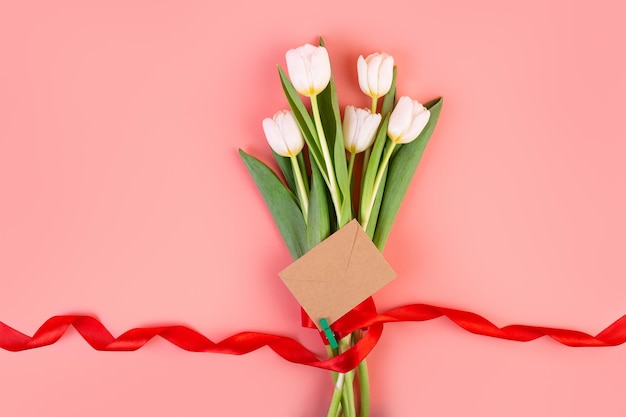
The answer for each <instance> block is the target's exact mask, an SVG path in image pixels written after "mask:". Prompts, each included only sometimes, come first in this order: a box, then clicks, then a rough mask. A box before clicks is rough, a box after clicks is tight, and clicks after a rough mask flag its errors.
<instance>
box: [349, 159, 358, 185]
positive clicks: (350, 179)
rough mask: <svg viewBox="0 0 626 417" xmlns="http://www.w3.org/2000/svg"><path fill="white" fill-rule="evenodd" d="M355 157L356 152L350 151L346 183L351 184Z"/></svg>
mask: <svg viewBox="0 0 626 417" xmlns="http://www.w3.org/2000/svg"><path fill="white" fill-rule="evenodd" d="M355 159H356V154H355V153H352V152H350V162H348V184H352V171H354V160H355Z"/></svg>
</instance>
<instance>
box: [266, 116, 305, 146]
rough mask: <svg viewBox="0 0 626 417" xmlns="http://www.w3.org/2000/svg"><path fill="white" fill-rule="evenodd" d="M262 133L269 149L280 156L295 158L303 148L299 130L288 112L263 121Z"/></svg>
mask: <svg viewBox="0 0 626 417" xmlns="http://www.w3.org/2000/svg"><path fill="white" fill-rule="evenodd" d="M263 131H264V132H265V137H266V138H267V142H268V143H269V144H270V147H271V148H272V149H273V150H274V152H276V153H277V154H279V155H280V156H286V157H287V156H296V155H298V154H299V153H300V151H302V148H303V147H304V139H303V137H302V133H301V132H300V128H299V127H298V124H297V123H296V119H295V118H294V117H293V113H291V112H290V111H288V110H282V111H279V112H278V113H276V114H275V115H274V117H273V118H271V119H270V118H269V117H268V118H266V119H264V120H263Z"/></svg>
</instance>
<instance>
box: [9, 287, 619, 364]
mask: <svg viewBox="0 0 626 417" xmlns="http://www.w3.org/2000/svg"><path fill="white" fill-rule="evenodd" d="M442 316H445V317H447V318H448V319H450V320H451V321H452V322H454V323H455V324H457V325H458V326H459V327H461V328H462V329H464V330H467V331H468V332H471V333H475V334H478V335H483V336H491V337H497V338H501V339H508V340H515V341H519V342H528V341H531V340H534V339H537V338H539V337H542V336H549V337H551V338H552V339H554V340H556V341H557V342H559V343H562V344H564V345H567V346H574V347H582V346H588V347H598V346H616V345H621V344H622V343H624V342H626V315H625V316H622V317H621V318H620V319H618V320H617V321H615V322H614V323H613V324H611V325H610V326H609V327H607V328H606V329H604V330H603V331H602V332H600V333H599V334H598V335H597V336H591V335H589V334H587V333H583V332H580V331H576V330H567V329H558V328H552V327H539V326H525V325H511V326H505V327H502V328H499V327H497V326H496V325H494V324H493V323H491V322H490V321H488V320H487V319H485V318H483V317H481V316H479V315H477V314H474V313H470V312H467V311H462V310H455V309H451V308H443V307H435V306H431V305H426V304H411V305H405V306H403V307H398V308H394V309H392V310H389V311H387V312H385V313H382V314H378V313H377V312H376V307H375V305H374V302H373V301H372V299H371V298H369V299H367V300H366V301H365V302H363V303H362V304H361V305H359V306H358V307H357V308H355V309H354V310H352V311H351V312H350V313H348V314H346V315H345V316H344V317H342V318H341V319H339V320H338V321H337V322H335V323H334V324H333V325H332V328H333V330H334V331H335V332H337V333H339V334H347V333H350V332H352V331H354V330H357V329H367V332H365V335H364V337H363V338H362V339H361V340H360V341H359V342H358V343H357V344H356V345H355V346H353V347H352V348H350V349H349V350H348V351H346V352H344V353H342V354H340V355H338V356H336V357H334V358H331V359H325V360H324V359H320V358H319V357H317V356H316V355H315V354H314V353H313V352H311V351H310V350H309V349H307V348H306V347H304V346H303V345H302V344H300V343H299V342H298V341H296V340H294V339H292V338H290V337H285V336H278V335H272V334H267V333H258V332H242V333H237V334H235V335H233V336H230V337H228V338H226V339H224V340H222V341H220V342H218V343H215V342H213V341H211V340H210V339H208V338H207V337H205V336H204V335H202V334H200V333H198V332H197V331H195V330H192V329H190V328H188V327H185V326H161V327H146V328H135V329H131V330H129V331H127V332H125V333H123V334H122V335H120V336H119V337H117V338H116V337H113V335H111V333H110V332H109V331H108V330H107V329H106V328H105V327H104V325H103V324H102V323H100V321H98V320H97V319H96V318H94V317H91V316H80V315H68V316H55V317H52V318H50V319H48V320H47V321H46V322H45V323H44V324H43V325H42V326H41V327H40V328H39V329H38V330H37V332H35V334H34V335H33V336H32V337H30V336H27V335H25V334H23V333H21V332H19V331H17V330H15V329H13V328H11V327H9V326H8V325H6V324H4V323H2V322H0V348H2V349H5V350H9V351H13V352H17V351H22V350H27V349H34V348H38V347H42V346H47V345H51V344H53V343H55V342H57V341H58V340H59V339H60V338H61V337H62V336H63V335H64V334H65V332H66V331H67V329H68V328H69V327H70V326H73V327H74V328H75V329H76V330H77V331H78V333H79V334H80V335H81V336H82V337H83V338H84V339H85V341H87V343H89V344H90V345H91V347H93V348H94V349H96V350H103V351H132V350H137V349H139V348H141V347H142V346H143V345H145V344H146V343H147V342H148V341H149V340H150V339H152V338H153V337H155V336H160V337H162V338H163V339H165V340H167V341H169V342H170V343H172V344H174V345H176V346H178V347H179V348H181V349H184V350H187V351H191V352H211V353H223V354H231V355H243V354H246V353H249V352H252V351H254V350H257V349H260V348H262V347H265V346H267V347H269V348H270V349H272V350H273V351H274V352H276V353H277V354H278V355H280V356H281V357H283V358H284V359H286V360H288V361H290V362H294V363H298V364H302V365H308V366H313V367H317V368H322V369H327V370H333V371H337V372H347V371H349V370H351V369H354V368H355V367H356V366H357V365H358V364H359V363H360V362H361V361H362V360H363V359H364V358H365V357H366V356H367V355H368V354H369V353H370V352H371V350H372V349H373V348H374V346H375V345H376V343H378V340H379V339H380V337H381V335H382V331H383V324H384V323H395V322H407V321H427V320H432V319H435V318H438V317H442ZM303 318H304V320H303V324H304V325H307V326H308V327H315V326H313V325H312V323H310V321H308V320H307V318H306V317H303Z"/></svg>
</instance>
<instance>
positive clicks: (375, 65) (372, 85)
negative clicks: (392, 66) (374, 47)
mask: <svg viewBox="0 0 626 417" xmlns="http://www.w3.org/2000/svg"><path fill="white" fill-rule="evenodd" d="M382 60H383V57H382V56H381V55H380V54H372V55H370V56H368V57H367V83H368V84H369V89H370V93H369V95H370V96H371V97H379V96H380V94H379V89H378V74H379V70H380V64H381V62H382Z"/></svg>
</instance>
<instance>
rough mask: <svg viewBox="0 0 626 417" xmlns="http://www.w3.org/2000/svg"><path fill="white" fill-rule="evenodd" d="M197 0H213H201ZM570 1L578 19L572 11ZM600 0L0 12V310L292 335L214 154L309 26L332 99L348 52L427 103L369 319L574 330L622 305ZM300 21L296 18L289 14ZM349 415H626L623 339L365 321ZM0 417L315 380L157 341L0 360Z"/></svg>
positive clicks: (237, 397)
mask: <svg viewBox="0 0 626 417" xmlns="http://www.w3.org/2000/svg"><path fill="white" fill-rule="evenodd" d="M211 3H213V5H212V4H211ZM576 3H578V4H576ZM619 4H620V2H618V1H615V2H609V1H604V0H599V1H596V2H593V4H589V3H588V2H573V3H572V2H551V4H550V2H545V1H534V0H533V1H527V2H523V3H509V2H502V1H499V0H498V1H496V0H493V1H487V0H482V1H472V2H465V1H461V0H456V1H431V2H425V1H415V2H414V1H401V0H388V1H384V2H381V1H378V2H374V1H370V0H361V1H358V2H356V1H344V2H339V1H336V0H333V1H329V0H321V1H318V2H315V3H310V4H309V5H308V6H307V10H305V7H304V6H303V5H300V4H296V3H294V2H292V1H290V2H288V1H284V0H268V1H264V2H237V1H227V2H208V1H173V0H171V1H92V2H85V1H67V0H63V1H55V2H48V1H37V2H17V1H14V2H11V1H2V2H1V3H0V199H1V200H0V321H3V322H5V323H7V324H9V325H11V326H14V327H16V328H17V329H19V330H21V331H23V332H26V333H28V334H32V333H33V332H34V331H35V330H36V329H37V327H38V326H39V325H41V323H42V322H43V321H44V320H45V319H47V318H48V317H50V316H52V315H56V314H71V313H87V314H94V315H96V316H97V317H99V318H100V319H101V320H102V321H103V322H104V323H105V324H106V325H107V326H108V327H109V329H110V330H111V331H112V332H113V333H114V334H120V333H121V332H123V331H125V330H127V329H129V328H131V327H135V326H147V325H159V324H174V323H181V324H186V325H189V326H191V327H194V328H195V329H197V330H199V331H201V332H203V333H204V334H206V335H207V336H209V337H211V338H213V339H215V340H220V339H222V338H224V337H226V336H228V335H230V334H232V333H235V332H237V331H242V330H259V331H269V332H274V333H279V334H284V335H291V336H293V337H296V338H298V339H300V340H301V341H303V342H305V343H307V344H308V345H309V346H311V347H313V348H314V349H318V350H320V348H321V346H320V344H319V341H318V339H317V335H315V334H312V332H311V331H310V330H305V329H301V328H300V327H299V311H298V305H297V303H296V302H295V300H294V299H293V298H292V296H291V295H290V294H289V292H288V291H287V290H286V288H285V287H284V286H283V284H282V283H281V282H280V280H279V279H278V277H277V275H276V274H277V272H278V271H279V270H281V269H282V268H284V267H285V266H286V265H288V264H289V262H290V260H289V255H288V252H287V250H286V248H285V247H284V245H283V243H282V241H281V239H280V237H279V236H278V233H277V229H276V227H275V226H274V224H273V222H272V220H271V218H270V216H269V214H268V211H267V209H266V208H265V206H264V204H263V202H262V200H261V198H260V195H259V193H258V192H257V190H256V189H255V187H254V185H253V183H252V181H251V178H250V177H249V175H248V173H247V171H246V169H245V168H244V166H243V164H242V163H241V161H240V160H239V157H238V155H237V148H238V147H242V148H243V149H245V150H247V151H249V152H251V153H253V154H255V155H258V156H259V157H261V158H262V159H264V160H270V155H269V150H268V148H267V146H266V144H265V140H264V137H263V133H262V129H261V124H260V123H261V120H262V119H263V118H264V117H267V116H271V115H272V114H273V113H274V112H275V111H277V110H279V109H282V108H285V107H286V102H285V99H284V98H283V96H282V94H281V90H280V87H279V82H278V78H277V74H276V68H275V65H276V64H280V65H283V66H284V52H285V51H286V50H287V49H289V48H292V47H295V46H298V45H301V44H303V43H305V42H315V41H316V39H317V36H318V35H323V36H324V37H325V40H326V43H327V45H328V47H329V50H330V55H331V59H332V62H333V65H334V71H335V76H336V79H337V83H338V88H339V90H340V99H341V105H342V106H344V105H346V104H356V105H360V106H367V105H368V99H367V97H365V96H363V95H362V94H361V93H360V92H359V90H358V87H357V83H356V72H355V66H356V65H355V62H356V58H357V57H358V55H359V54H361V53H363V54H368V53H371V52H374V51H386V52H388V53H390V54H392V55H393V56H394V57H395V59H396V63H397V65H398V66H399V80H398V89H399V92H400V94H403V95H410V96H412V97H415V98H418V99H420V100H429V99H432V98H435V97H436V96H438V95H443V96H444V97H445V104H444V107H443V113H442V115H441V119H440V123H439V126H438V127H437V130H436V132H435V134H434V136H433V138H432V141H431V143H430V145H429V146H428V148H427V151H426V153H425V155H424V159H423V162H422V164H421V165H420V167H419V169H418V172H417V175H416V177H415V180H414V181H413V183H412V186H411V188H410V190H409V194H408V196H407V199H406V201H405V203H404V205H403V207H402V210H401V212H400V215H399V218H398V220H397V223H396V226H395V228H394V229H393V231H392V234H391V238H390V240H389V244H388V246H387V249H386V252H385V255H386V257H387V259H388V261H389V262H390V263H391V265H392V266H393V267H394V269H395V270H396V271H397V272H398V274H399V279H397V280H396V281H395V282H394V283H393V284H391V285H389V286H388V287H386V288H385V289H384V290H383V291H381V292H380V293H379V294H378V295H377V297H376V299H377V301H378V304H379V306H380V307H381V308H383V309H384V308H391V307H395V306H399V305H403V304H407V303H413V302H425V303H432V304H436V305H441V306H446V307H453V308H461V309H468V310H471V311H474V312H477V313H480V314H483V315H485V316H486V317H488V318H489V319H490V320H492V321H494V322H495V323H496V324H498V325H506V324H511V323H524V324H536V325H544V326H559V327H568V328H575V329H579V330H582V331H586V332H589V333H594V334H595V333H597V332H598V331H600V330H601V329H603V328H604V327H605V326H607V325H609V324H610V323H611V322H613V321H614V320H615V319H617V318H618V317H620V316H621V315H623V314H624V313H626V302H625V301H624V298H625V297H624V293H625V292H626V280H625V279H624V278H625V277H626V264H625V263H624V247H625V236H626V218H625V217H624V212H626V199H625V198H624V192H623V189H624V183H625V181H626V164H624V156H625V155H626V141H625V140H624V133H623V132H624V129H623V124H624V123H623V120H624V114H623V113H624V106H623V97H624V96H626V76H625V75H624V74H626V60H625V59H624V54H623V41H624V39H625V38H626V27H625V26H624V25H623V15H624V10H623V6H619ZM296 9H297V10H296ZM369 364H370V368H371V373H372V378H373V381H372V390H373V396H374V400H373V401H374V402H373V411H374V412H373V416H390V417H396V416H415V415H417V416H420V415H421V416H443V417H445V416H459V415H464V416H494V417H496V416H498V417H500V416H527V415H533V416H555V415H556V416H587V415H604V416H623V415H624V412H625V411H626V397H624V395H623V386H624V383H625V382H626V376H625V375H626V346H621V347H616V348H606V349H590V348H587V349H573V348H567V347H563V346H561V345H559V344H557V343H555V342H553V341H551V340H547V339H541V340H538V341H535V342H531V343H526V344H522V343H515V342H509V341H503V340H496V339H490V338H486V337H480V336H475V335H472V334H469V333H466V332H464V331H462V330H460V329H458V328H457V327H455V326H454V325H452V324H451V323H450V322H449V321H447V320H446V319H438V320H435V321H432V322H428V323H421V324H418V323H409V324H396V325H389V326H387V327H386V329H385V333H384V335H383V338H382V340H381V342H380V344H379V345H378V346H377V347H376V349H375V350H374V352H373V353H372V354H371V356H370V359H369ZM0 369H1V374H0V415H2V416H68V417H69V416H87V415H88V416H96V417H97V416H111V415H115V414H116V413H118V414H119V415H142V416H171V415H184V416H207V415H226V414H227V415H232V416H245V415H250V416H252V415H258V416H292V417H294V416H299V417H309V416H311V417H313V416H322V415H325V409H326V406H327V402H328V399H329V398H330V394H331V393H330V390H329V388H330V381H329V378H330V377H329V376H328V375H327V374H326V373H325V372H323V371H319V370H316V369H312V368H307V367H302V366H297V365H293V364H290V363H287V362H285V361H283V360H282V359H280V358H279V357H277V356H276V355H275V354H274V353H273V352H271V351H270V350H269V349H263V350H260V351H257V352H255V353H252V354H250V355H246V356H241V357H232V356H222V355H211V354H192V353H187V352H184V351H181V350H179V349H177V348H175V347H173V346H171V345H169V344H168V343H166V342H164V341H163V340H154V341H152V342H150V343H149V344H148V346H146V348H144V349H142V350H140V351H138V352H134V353H103V352H96V351H94V350H92V349H91V348H90V347H89V346H88V345H87V344H86V343H85V342H84V341H83V340H82V339H81V338H80V337H79V336H78V334H77V333H76V332H75V331H73V330H72V331H70V332H69V334H68V335H67V337H65V338H64V339H62V341H61V342H60V343H58V344H56V345H54V346H51V347H47V348H42V349H37V350H34V351H28V352H23V353H17V354H16V353H9V352H6V351H0Z"/></svg>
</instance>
